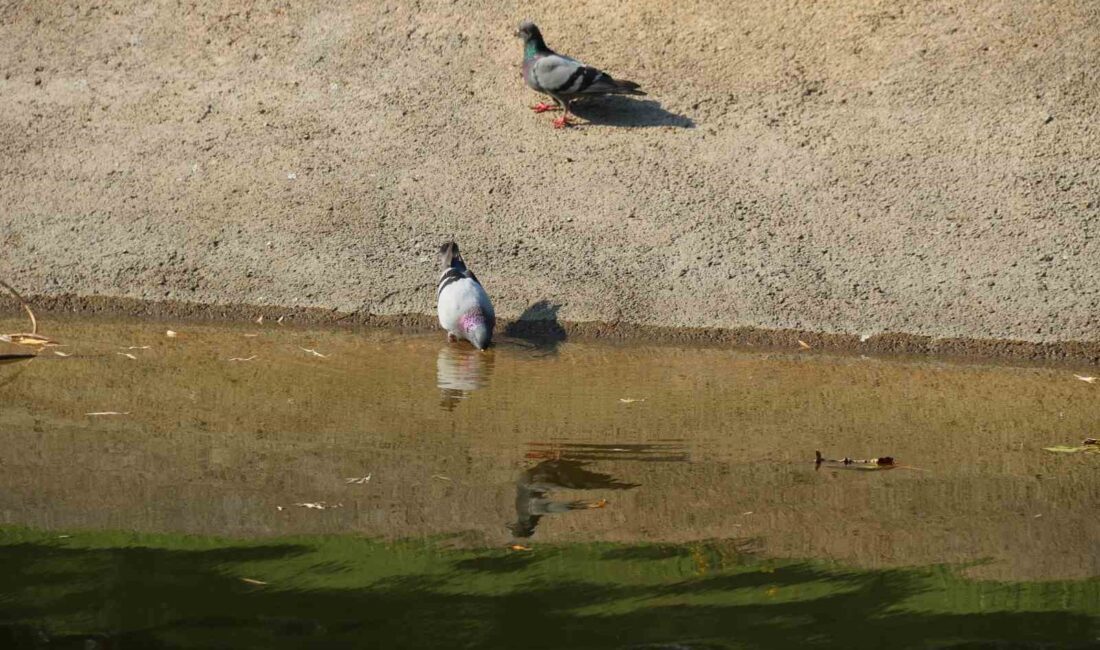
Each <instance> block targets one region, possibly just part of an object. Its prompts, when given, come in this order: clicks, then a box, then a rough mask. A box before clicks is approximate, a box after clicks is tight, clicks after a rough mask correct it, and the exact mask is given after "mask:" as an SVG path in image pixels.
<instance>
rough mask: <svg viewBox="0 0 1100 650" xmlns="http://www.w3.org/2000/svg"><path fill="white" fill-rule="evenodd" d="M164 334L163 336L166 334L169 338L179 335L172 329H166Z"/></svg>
mask: <svg viewBox="0 0 1100 650" xmlns="http://www.w3.org/2000/svg"><path fill="white" fill-rule="evenodd" d="M164 335H165V336H167V337H168V338H170V339H174V338H176V337H177V336H179V333H178V332H174V331H172V330H168V331H167V332H165V333H164Z"/></svg>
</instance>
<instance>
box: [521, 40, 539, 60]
mask: <svg viewBox="0 0 1100 650" xmlns="http://www.w3.org/2000/svg"><path fill="white" fill-rule="evenodd" d="M538 51H539V44H538V41H537V40H536V39H534V38H529V39H527V42H526V43H524V45H523V58H525V59H530V58H531V57H533V56H535V55H536V54H538Z"/></svg>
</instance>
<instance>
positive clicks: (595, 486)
mask: <svg viewBox="0 0 1100 650" xmlns="http://www.w3.org/2000/svg"><path fill="white" fill-rule="evenodd" d="M585 465H586V463H583V462H581V461H578V460H567V459H552V460H544V461H542V462H541V463H539V464H538V465H535V466H534V467H532V468H530V469H528V470H526V471H525V472H523V473H522V474H520V476H519V480H517V481H516V521H515V522H514V523H511V524H508V529H509V530H511V531H512V534H513V535H515V536H516V537H530V536H532V535H534V534H535V527H536V526H538V523H539V520H540V519H542V518H543V517H544V516H546V515H550V514H555V513H559V512H569V511H570V510H587V509H589V508H601V507H603V504H604V502H603V501H602V500H601V501H597V502H592V501H554V500H552V499H550V498H549V496H548V495H549V494H550V492H551V491H552V490H554V489H555V488H565V489H570V490H630V489H633V488H636V487H638V484H636V483H624V482H622V481H619V480H617V479H615V478H614V477H612V476H611V475H610V474H601V473H599V472H590V471H588V470H586V469H585V468H584V466H585Z"/></svg>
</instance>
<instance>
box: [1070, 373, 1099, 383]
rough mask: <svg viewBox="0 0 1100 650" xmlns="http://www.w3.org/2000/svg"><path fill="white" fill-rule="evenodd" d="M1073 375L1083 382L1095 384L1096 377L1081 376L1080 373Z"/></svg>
mask: <svg viewBox="0 0 1100 650" xmlns="http://www.w3.org/2000/svg"><path fill="white" fill-rule="evenodd" d="M1074 377H1076V378H1078V379H1080V380H1081V381H1083V382H1085V383H1086V384H1095V383H1096V377H1082V376H1081V375H1074Z"/></svg>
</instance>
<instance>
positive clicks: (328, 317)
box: [0, 295, 1100, 366]
mask: <svg viewBox="0 0 1100 650" xmlns="http://www.w3.org/2000/svg"><path fill="white" fill-rule="evenodd" d="M28 300H30V301H31V302H32V304H33V305H34V307H35V310H36V312H38V313H40V315H41V316H42V317H43V318H46V319H48V318H49V317H50V316H81V317H84V316H90V317H106V318H127V319H143V320H145V319H151V320H179V321H181V322H208V323H226V324H232V323H245V322H254V321H255V320H256V319H257V318H259V317H261V316H262V317H263V318H264V319H265V320H267V321H276V320H278V319H280V318H282V319H283V321H282V322H284V323H286V324H288V325H291V324H293V325H303V326H315V325H320V326H334V327H353V326H354V327H365V328H371V329H389V330H396V331H403V332H409V333H423V332H429V331H434V330H437V329H438V325H439V324H438V322H437V320H436V318H435V316H434V315H428V314H401V315H377V314H365V313H359V312H355V313H347V312H341V311H338V310H336V309H323V308H319V307H288V306H279V305H246V304H203V303H194V302H186V301H174V300H168V301H155V302H154V301H146V300H139V299H133V298H119V297H109V296H75V295H61V296H28ZM0 305H3V306H4V308H5V313H6V312H10V313H11V316H12V317H17V313H18V312H17V311H16V310H17V309H18V307H17V305H15V304H14V303H13V302H12V301H7V302H0ZM44 326H46V327H48V323H45V324H44ZM505 331H509V332H511V333H513V334H517V335H520V336H522V337H523V338H530V339H536V340H537V339H541V338H553V337H568V338H569V339H570V340H581V341H586V340H587V341H622V342H634V343H646V344H686V345H702V346H720V347H734V348H746V349H775V350H792V349H793V350H803V351H806V352H829V353H840V354H850V353H854V354H872V355H889V356H900V357H912V356H915V357H922V358H942V359H946V360H951V361H966V360H977V361H982V360H1005V361H1031V362H1042V363H1055V364H1068V365H1089V366H1096V365H1100V341H1058V342H1033V341H1019V340H998V339H975V338H935V337H931V336H921V335H915V334H905V333H893V332H884V333H879V334H874V335H870V336H866V335H864V336H861V335H855V334H842V333H829V332H811V331H800V330H769V329H757V328H751V327H744V328H734V329H725V328H691V327H673V326H668V327H665V326H650V325H637V324H632V323H626V322H617V323H606V322H580V323H574V322H569V321H558V320H508V319H501V320H500V321H499V323H498V333H499V332H505ZM807 346H808V347H807Z"/></svg>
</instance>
